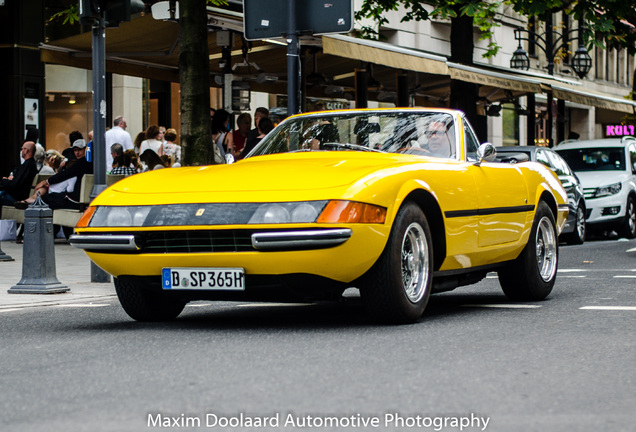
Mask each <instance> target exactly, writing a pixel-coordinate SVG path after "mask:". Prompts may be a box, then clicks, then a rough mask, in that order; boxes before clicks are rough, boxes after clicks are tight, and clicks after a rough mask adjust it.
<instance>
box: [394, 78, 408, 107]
mask: <svg viewBox="0 0 636 432" xmlns="http://www.w3.org/2000/svg"><path fill="white" fill-rule="evenodd" d="M396 80H397V106H399V107H408V106H409V105H410V104H411V98H410V95H409V76H408V73H407V72H406V71H398V72H397V77H396Z"/></svg>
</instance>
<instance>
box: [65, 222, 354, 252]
mask: <svg viewBox="0 0 636 432" xmlns="http://www.w3.org/2000/svg"><path fill="white" fill-rule="evenodd" d="M351 234H352V231H351V230H350V229H349V228H330V229H320V230H297V231H274V232H272V231H269V232H256V233H253V234H252V235H251V241H252V247H253V248H254V249H255V250H258V251H279V250H308V249H321V248H327V247H332V246H338V245H340V244H342V243H344V242H346V241H347V240H348V239H349V238H350V237H351ZM69 243H70V244H71V245H73V246H74V247H76V248H80V249H85V250H93V251H98V250H103V251H118V250H119V251H140V250H142V249H143V248H142V245H140V244H138V243H137V240H136V238H135V235H134V234H120V235H117V234H76V235H72V236H71V237H70V238H69Z"/></svg>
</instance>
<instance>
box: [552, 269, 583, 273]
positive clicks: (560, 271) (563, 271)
mask: <svg viewBox="0 0 636 432" xmlns="http://www.w3.org/2000/svg"><path fill="white" fill-rule="evenodd" d="M584 271H587V270H585V269H559V270H558V272H559V273H574V272H584Z"/></svg>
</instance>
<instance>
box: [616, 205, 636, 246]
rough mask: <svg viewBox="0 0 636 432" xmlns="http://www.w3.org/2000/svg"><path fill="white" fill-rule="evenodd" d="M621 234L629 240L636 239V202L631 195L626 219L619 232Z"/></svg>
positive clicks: (626, 208) (626, 210) (626, 209)
mask: <svg viewBox="0 0 636 432" xmlns="http://www.w3.org/2000/svg"><path fill="white" fill-rule="evenodd" d="M619 234H620V235H621V236H622V237H626V238H628V239H633V238H635V237H636V200H634V197H633V196H631V195H630V196H629V197H628V198H627V206H626V207H625V219H624V221H623V224H622V226H621V228H620V230H619Z"/></svg>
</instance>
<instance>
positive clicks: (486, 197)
mask: <svg viewBox="0 0 636 432" xmlns="http://www.w3.org/2000/svg"><path fill="white" fill-rule="evenodd" d="M464 125H465V126H464V139H465V146H466V149H467V150H468V149H470V148H471V147H473V146H475V145H476V143H477V142H478V141H477V138H476V136H475V134H474V132H473V131H472V128H471V127H470V125H468V123H466V122H465V123H464ZM468 154H470V152H469V151H467V155H468ZM467 159H468V160H470V158H467ZM468 170H469V172H470V173H471V175H472V176H473V179H474V181H475V186H476V190H477V202H478V209H477V215H478V221H479V225H478V226H479V228H478V237H479V240H478V244H479V247H480V248H483V247H489V246H494V245H500V244H505V243H511V242H516V241H519V239H520V238H521V234H522V233H523V229H524V227H525V223H526V217H527V212H528V211H529V210H531V209H532V208H531V206H530V207H528V191H527V188H526V183H525V181H524V179H523V177H522V175H521V171H520V170H519V169H518V168H517V167H516V166H515V164H506V163H500V162H482V163H481V164H480V165H475V164H472V165H471V166H469V167H468Z"/></svg>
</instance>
